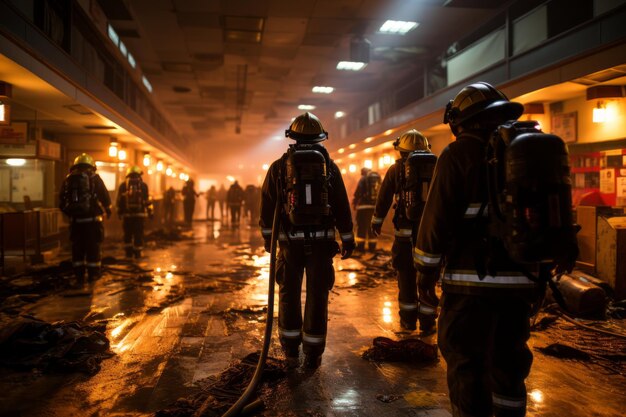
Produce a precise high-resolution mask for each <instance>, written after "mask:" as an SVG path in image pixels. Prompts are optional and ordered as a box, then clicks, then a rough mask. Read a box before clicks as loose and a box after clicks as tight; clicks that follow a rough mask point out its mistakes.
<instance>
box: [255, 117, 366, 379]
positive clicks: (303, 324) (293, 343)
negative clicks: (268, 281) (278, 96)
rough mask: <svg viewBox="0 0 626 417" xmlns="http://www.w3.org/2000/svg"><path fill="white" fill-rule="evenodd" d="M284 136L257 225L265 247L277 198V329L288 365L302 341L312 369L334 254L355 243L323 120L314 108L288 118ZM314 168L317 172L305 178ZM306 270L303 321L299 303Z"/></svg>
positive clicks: (319, 349)
mask: <svg viewBox="0 0 626 417" xmlns="http://www.w3.org/2000/svg"><path fill="white" fill-rule="evenodd" d="M285 134H286V136H287V137H289V138H291V139H293V140H295V141H296V143H295V145H290V149H289V150H288V151H287V153H285V154H284V155H283V156H282V157H281V158H280V159H278V160H276V161H274V163H272V165H271V166H270V168H269V170H268V173H267V176H266V177H265V181H264V183H263V188H262V197H261V219H260V222H259V223H260V226H261V231H262V235H263V238H264V240H265V249H266V250H267V251H269V249H270V238H271V233H272V219H273V214H274V207H275V204H277V200H278V204H279V205H280V206H279V207H280V210H281V212H280V234H279V248H280V252H279V255H278V261H277V267H276V281H277V282H278V285H279V312H278V334H279V338H280V342H281V345H282V348H283V351H284V353H285V356H286V357H287V360H288V363H289V364H291V365H292V366H293V365H295V364H296V363H297V362H298V357H299V348H300V344H302V350H303V352H304V355H305V358H304V366H305V367H306V368H308V369H316V368H317V367H319V366H320V364H321V359H322V353H323V352H324V348H325V345H326V331H327V321H328V294H329V292H330V289H331V288H332V287H333V284H334V281H335V271H334V269H333V257H334V256H335V255H336V254H337V253H339V252H341V258H342V259H347V258H348V257H350V255H351V254H352V252H353V250H354V247H355V243H354V235H353V233H352V216H351V212H350V202H349V200H348V195H347V193H346V189H345V186H344V183H343V179H342V178H341V172H340V171H339V168H337V165H335V163H334V162H333V161H332V160H331V159H330V156H329V155H328V151H327V150H326V149H325V148H324V147H323V146H322V144H321V142H322V141H324V140H325V139H327V138H328V133H327V132H326V131H324V128H323V126H322V123H321V122H320V120H319V119H318V118H317V117H316V116H315V115H313V114H311V113H308V112H307V113H304V114H302V115H300V116H298V117H296V118H295V119H294V120H293V122H292V123H291V125H290V126H289V129H287V130H286V132H285ZM300 151H302V152H300ZM300 156H302V158H300ZM308 158H310V160H308ZM301 167H303V168H302V170H300V168H301ZM311 172H315V173H316V174H315V175H310V174H311ZM294 173H296V174H294ZM298 173H302V174H303V175H302V177H304V176H307V178H308V179H307V180H304V181H308V182H307V183H305V182H301V181H300V180H301V179H302V177H301V176H300V175H299V174H298ZM312 190H318V192H316V193H313V191H312ZM326 191H327V192H326ZM303 224H304V226H303ZM307 224H309V225H307ZM335 229H337V230H338V231H339V235H340V238H341V242H342V246H341V250H340V249H339V245H338V244H337V242H336V241H335ZM305 270H306V276H307V279H306V305H305V308H304V318H303V317H302V308H301V301H300V300H301V290H302V279H303V273H304V272H305Z"/></svg>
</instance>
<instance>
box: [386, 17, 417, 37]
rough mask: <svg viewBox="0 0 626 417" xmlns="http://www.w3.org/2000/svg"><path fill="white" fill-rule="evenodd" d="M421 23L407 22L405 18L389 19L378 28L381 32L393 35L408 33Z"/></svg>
mask: <svg viewBox="0 0 626 417" xmlns="http://www.w3.org/2000/svg"><path fill="white" fill-rule="evenodd" d="M418 25H419V23H417V22H406V21H404V20H387V21H386V22H385V23H383V25H382V26H381V27H380V29H378V31H379V32H380V33H390V34H392V35H406V34H407V33H408V32H410V31H412V30H413V29H415V28H416V27H417V26H418Z"/></svg>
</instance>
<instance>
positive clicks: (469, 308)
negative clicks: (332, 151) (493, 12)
mask: <svg viewBox="0 0 626 417" xmlns="http://www.w3.org/2000/svg"><path fill="white" fill-rule="evenodd" d="M523 109H524V108H523V106H522V105H521V104H519V103H515V102H510V101H509V100H508V99H507V97H506V96H505V95H504V94H503V93H502V92H500V91H499V90H497V89H496V88H494V87H493V86H491V85H489V84H487V83H484V82H478V83H475V84H471V85H469V86H466V87H465V88H463V89H462V90H461V91H460V92H459V93H458V94H457V96H456V97H455V98H454V100H453V101H450V103H449V104H448V106H447V107H446V111H445V115H444V123H447V124H449V125H450V129H451V131H452V133H453V134H454V135H455V136H456V141H455V142H453V143H451V144H450V145H449V146H448V147H446V148H445V149H444V150H443V152H442V154H441V156H440V157H439V160H438V162H437V166H436V169H435V174H434V177H433V180H432V183H431V188H430V192H429V194H428V200H427V202H426V207H425V208H424V212H423V216H422V222H421V226H420V230H419V233H418V238H417V242H416V245H415V248H414V260H415V263H416V266H417V267H418V268H419V269H420V271H422V272H423V273H422V274H420V275H419V283H418V286H419V288H420V297H423V300H424V302H425V303H430V305H432V306H436V305H437V302H438V300H437V297H436V295H435V282H436V280H437V275H438V274H435V273H433V271H436V270H437V268H438V267H439V265H440V264H441V261H442V259H445V265H444V266H445V269H444V274H443V278H442V290H443V297H442V300H441V314H440V317H439V323H438V329H439V331H438V343H439V348H440V350H441V353H442V355H443V357H444V359H445V360H446V362H447V377H448V388H449V391H450V401H451V403H452V410H453V415H454V416H455V417H469V416H473V417H486V416H492V415H495V416H512V417H518V416H519V417H522V416H524V415H525V413H526V386H525V383H524V380H525V379H526V377H527V376H528V373H529V371H530V366H531V363H532V353H531V351H530V349H529V348H528V346H527V344H526V342H527V340H528V338H529V336H530V328H529V321H530V320H529V319H530V311H531V303H533V302H535V301H537V299H538V297H540V296H541V294H542V293H543V291H544V289H545V288H544V287H545V285H543V284H539V283H538V282H536V281H534V280H532V279H530V277H527V275H526V274H524V273H523V272H521V271H520V268H519V266H518V265H516V264H514V263H513V262H512V261H511V260H510V258H509V257H508V255H507V253H506V251H503V250H500V251H498V252H494V251H493V248H494V246H493V240H492V239H490V238H489V229H488V218H489V217H488V212H487V210H486V202H487V201H488V183H487V169H486V164H485V149H486V145H487V141H488V139H489V136H490V134H491V132H493V131H494V129H495V128H496V127H497V126H498V125H500V124H502V123H504V122H505V121H509V120H515V119H517V118H518V117H519V116H520V115H521V114H522V112H523ZM488 242H492V244H489V243H488ZM575 259H576V255H575V254H574V256H573V259H571V258H570V259H567V260H564V261H559V265H558V268H560V269H562V270H571V268H572V266H573V262H574V261H575ZM486 265H489V266H488V267H487V266H486ZM532 269H533V273H537V272H539V269H538V268H535V267H533V268H532ZM487 270H489V271H491V272H490V273H486V271H487ZM493 271H495V272H493ZM540 276H541V275H540Z"/></svg>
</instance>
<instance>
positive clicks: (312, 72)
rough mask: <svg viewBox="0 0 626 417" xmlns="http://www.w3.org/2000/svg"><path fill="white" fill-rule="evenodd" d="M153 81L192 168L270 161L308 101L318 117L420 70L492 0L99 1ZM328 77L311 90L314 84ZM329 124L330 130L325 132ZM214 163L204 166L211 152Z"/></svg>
mask: <svg viewBox="0 0 626 417" xmlns="http://www.w3.org/2000/svg"><path fill="white" fill-rule="evenodd" d="M99 3H100V5H101V7H102V9H103V11H104V12H105V14H106V15H107V17H108V19H109V21H110V23H111V24H112V26H113V27H114V28H115V29H116V31H117V32H118V34H119V35H120V39H121V40H122V41H123V42H124V43H125V45H126V46H127V48H128V50H129V51H130V52H131V53H132V54H133V55H134V57H135V59H136V61H137V64H138V67H140V70H141V72H142V73H143V74H144V75H145V76H146V77H147V78H148V80H149V81H150V84H151V85H152V86H153V96H154V99H155V104H156V105H157V106H158V107H159V108H160V110H161V111H162V113H163V114H164V116H165V117H167V118H168V119H169V121H170V122H171V124H172V125H173V126H174V128H175V129H176V130H177V131H178V132H179V133H180V134H181V135H182V136H184V137H186V138H187V139H188V140H189V143H190V148H189V149H187V150H186V152H187V153H188V154H190V159H191V162H192V163H193V164H194V165H195V168H196V169H197V170H198V172H201V173H202V172H208V171H209V170H211V171H220V172H224V173H226V172H228V170H230V169H232V168H233V167H235V166H237V167H239V166H242V165H243V166H245V167H248V166H250V167H252V165H246V164H248V163H249V162H251V161H252V163H258V164H259V166H260V164H262V163H266V162H271V160H273V159H275V158H276V157H278V156H279V155H280V152H281V151H282V150H284V148H285V146H286V142H285V141H284V140H278V139H280V138H282V137H284V130H285V128H287V127H288V125H289V123H290V121H291V118H292V117H294V116H296V115H298V114H300V113H302V112H303V110H299V109H298V105H299V104H309V105H314V106H316V108H315V109H314V110H312V112H313V113H314V114H316V115H318V116H319V117H320V118H321V119H322V121H323V122H324V120H332V118H333V117H334V114H335V112H336V111H339V110H341V111H344V112H347V113H349V112H350V111H351V110H352V109H356V108H359V107H362V106H363V105H366V104H367V103H368V102H370V101H369V100H370V99H371V97H373V96H375V95H376V94H380V93H381V92H382V91H384V90H385V89H388V88H391V87H392V86H394V85H395V84H394V83H397V82H398V79H401V78H402V77H406V76H408V75H410V74H411V73H415V72H416V71H420V70H421V68H423V66H424V65H425V64H426V63H428V62H432V60H434V59H435V58H436V57H437V56H439V55H441V54H442V52H443V51H446V49H447V48H448V47H449V46H450V45H451V44H452V43H454V42H455V41H457V40H459V39H461V38H463V37H464V36H466V35H468V34H470V33H471V32H472V31H473V30H475V28H476V27H477V25H476V22H485V21H488V20H490V19H491V18H493V17H494V16H496V15H497V14H498V13H499V11H500V10H501V8H502V4H503V3H506V2H501V1H495V0H309V1H307V2H297V1H293V0H254V1H250V0H126V1H123V0H100V1H99ZM387 19H393V20H405V21H416V22H418V23H419V25H418V27H417V28H415V29H414V30H412V31H411V32H409V33H408V34H406V35H404V36H401V35H388V34H381V33H378V29H379V28H380V26H381V25H382V24H383V23H384V22H385V21H386V20H387ZM354 37H364V38H366V39H367V40H369V42H370V43H371V47H370V55H371V58H370V62H369V64H368V65H367V66H366V67H365V69H363V70H361V71H359V72H347V71H339V70H337V69H336V65H337V62H338V61H341V60H349V59H350V41H351V39H353V38H354ZM316 85H319V86H331V87H334V88H335V90H334V92H333V93H332V94H329V95H326V94H316V93H313V92H312V91H311V89H312V87H313V86H316ZM334 134H335V133H334V132H332V131H331V132H330V135H331V138H332V136H333V135H334ZM209 155H210V157H211V160H210V161H211V163H210V164H207V156H209Z"/></svg>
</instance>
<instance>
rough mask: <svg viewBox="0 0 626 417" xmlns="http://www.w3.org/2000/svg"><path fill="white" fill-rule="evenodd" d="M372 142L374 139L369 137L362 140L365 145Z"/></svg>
mask: <svg viewBox="0 0 626 417" xmlns="http://www.w3.org/2000/svg"><path fill="white" fill-rule="evenodd" d="M373 140H374V138H373V137H371V136H370V137H368V138H365V139H364V140H363V142H365V143H370V142H371V141H373Z"/></svg>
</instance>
